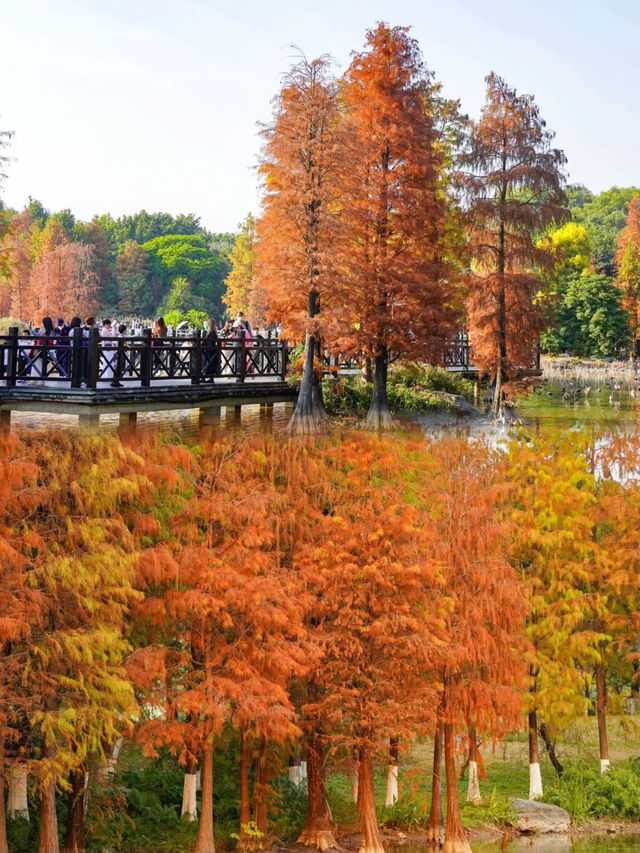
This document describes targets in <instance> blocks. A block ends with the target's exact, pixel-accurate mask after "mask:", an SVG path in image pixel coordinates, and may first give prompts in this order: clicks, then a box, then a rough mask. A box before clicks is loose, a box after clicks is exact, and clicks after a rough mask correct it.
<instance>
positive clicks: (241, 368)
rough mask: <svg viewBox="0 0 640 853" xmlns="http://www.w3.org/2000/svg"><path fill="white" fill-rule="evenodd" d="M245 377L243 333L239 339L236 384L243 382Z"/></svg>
mask: <svg viewBox="0 0 640 853" xmlns="http://www.w3.org/2000/svg"><path fill="white" fill-rule="evenodd" d="M246 375H247V345H246V339H245V336H244V333H243V335H242V337H241V338H240V376H238V377H237V378H236V382H244V378H245V376H246Z"/></svg>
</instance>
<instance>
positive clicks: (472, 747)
mask: <svg viewBox="0 0 640 853" xmlns="http://www.w3.org/2000/svg"><path fill="white" fill-rule="evenodd" d="M467 802H469V803H474V805H476V806H478V805H480V803H481V802H482V794H481V793H480V778H479V776H478V744H477V742H476V730H475V729H474V728H470V729H469V784H468V786H467Z"/></svg>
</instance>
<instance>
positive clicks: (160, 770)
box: [9, 716, 639, 853]
mask: <svg viewBox="0 0 640 853" xmlns="http://www.w3.org/2000/svg"><path fill="white" fill-rule="evenodd" d="M597 744H598V740H597V728H596V722H595V718H593V717H590V718H588V719H585V720H582V721H580V722H578V723H576V724H574V725H573V726H572V727H571V728H570V729H569V730H568V731H567V732H566V733H565V735H564V738H563V741H562V743H561V744H559V745H558V754H559V757H560V760H561V761H562V762H563V764H564V765H565V777H564V780H562V781H560V780H558V777H557V774H556V773H555V771H554V769H553V767H552V765H551V763H550V761H549V760H548V758H547V755H546V753H545V752H544V751H541V756H540V760H541V772H542V779H543V784H544V788H545V797H544V800H545V801H546V802H550V803H555V804H557V805H560V806H562V807H563V808H565V809H567V810H568V811H569V813H570V814H571V815H572V818H573V819H574V821H577V822H583V821H589V820H597V819H607V820H610V821H629V820H637V819H638V796H639V788H638V769H639V759H638V746H637V744H638V725H637V721H635V720H634V719H633V718H631V717H628V716H624V717H622V716H620V717H612V718H611V719H610V721H609V744H610V750H611V763H612V770H611V773H610V774H608V775H606V776H604V777H603V776H601V775H600V772H599V761H598V748H597ZM541 747H542V745H541ZM432 748H433V745H432V743H431V742H430V741H429V740H427V741H425V742H424V743H419V744H415V745H414V746H413V747H412V748H411V750H410V752H409V754H408V755H406V756H405V757H404V758H403V759H401V765H400V774H399V787H400V800H399V802H398V803H396V805H395V806H393V808H389V809H387V808H385V807H384V797H385V788H386V774H385V770H384V768H380V769H379V771H378V772H377V773H376V779H375V782H376V799H377V803H378V817H379V819H380V822H381V824H382V825H383V826H384V827H386V828H387V829H389V830H394V829H400V830H403V831H405V832H416V831H420V830H421V829H423V828H424V827H425V824H426V822H427V820H428V813H429V805H430V796H431V794H430V792H431V778H430V768H431V764H432ZM527 748H528V747H527V742H526V738H525V736H524V735H523V734H519V735H512V736H510V737H508V738H505V740H504V741H502V742H499V743H497V744H496V745H495V747H493V746H492V745H491V744H487V745H486V746H483V748H482V755H483V759H484V765H485V768H486V774H487V775H486V778H485V779H484V780H483V781H481V783H480V786H481V790H482V795H483V802H482V804H481V805H478V806H474V805H472V804H471V803H467V802H466V786H467V780H466V778H461V779H460V781H459V786H458V793H459V797H460V803H461V806H462V818H463V822H464V824H465V826H466V827H467V828H470V829H471V828H479V827H486V826H499V825H500V824H501V823H502V822H503V821H504V819H505V818H506V817H507V815H508V813H509V804H508V798H509V797H523V798H525V799H526V798H527V796H528V790H529V775H528V752H527ZM237 759H238V745H237V743H236V741H235V740H234V739H233V738H231V739H230V740H229V741H227V742H226V743H225V745H224V747H223V748H220V749H218V750H217V751H216V756H215V771H214V775H215V798H214V810H215V821H216V847H217V849H218V850H221V851H222V850H231V849H233V847H234V846H235V839H234V834H235V833H237V831H238V822H239V813H238V798H239V787H238V764H237ZM273 761H274V769H277V768H278V762H279V771H278V772H280V773H281V774H282V775H277V776H275V777H274V778H273V779H272V780H271V787H272V795H271V799H270V816H269V826H270V829H271V832H272V833H273V836H274V839H275V840H276V841H277V842H280V843H284V844H287V843H291V842H292V841H294V840H295V838H296V836H297V834H298V833H299V831H300V829H301V827H302V824H303V822H304V814H305V809H306V791H305V789H304V788H296V787H295V786H293V785H291V783H290V782H289V780H288V778H287V776H286V775H285V774H286V768H285V766H284V761H283V759H282V757H281V756H277V755H275V754H274V755H273ZM182 779H183V773H182V770H181V769H180V768H179V767H178V764H177V762H176V760H175V759H174V758H172V757H171V756H168V755H163V756H162V757H160V758H158V759H154V760H149V759H144V758H143V757H142V755H141V753H140V750H139V749H138V748H137V747H136V746H135V745H133V744H128V745H126V746H125V748H124V749H123V751H122V753H121V759H120V761H119V766H118V773H117V775H116V776H115V778H114V779H113V784H112V785H111V787H110V788H108V789H106V790H102V791H99V790H93V791H92V794H91V798H90V805H89V820H88V823H89V826H90V831H89V837H88V845H87V849H88V850H89V851H102V850H118V851H122V853H134V851H137V853H144V851H183V850H184V851H186V850H190V849H192V847H193V844H194V842H195V838H196V835H197V824H195V823H187V822H186V821H183V820H181V818H180V803H181V800H182ZM33 793H34V794H35V792H33ZM328 797H329V802H330V805H331V809H332V812H333V816H334V818H335V820H336V821H337V823H338V826H339V833H340V834H341V835H348V834H350V833H354V832H357V827H358V818H357V813H356V807H355V804H354V803H353V798H352V792H351V783H350V779H349V778H348V774H347V768H345V767H340V766H338V765H334V766H333V767H332V768H331V770H330V773H329V778H328ZM58 799H59V803H60V812H59V821H60V826H61V827H64V824H65V821H66V814H65V806H64V798H63V797H59V798H58ZM36 805H37V804H36V803H35V802H32V803H31V807H32V820H31V822H26V821H10V822H9V833H10V849H11V850H12V851H20V853H22V851H24V853H28V851H31V850H34V849H36V846H37V842H36V839H37V814H36V812H35V807H36Z"/></svg>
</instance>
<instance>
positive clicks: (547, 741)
mask: <svg viewBox="0 0 640 853" xmlns="http://www.w3.org/2000/svg"><path fill="white" fill-rule="evenodd" d="M538 734H539V735H540V737H541V738H542V740H543V743H544V745H545V746H546V748H547V752H548V754H549V759H550V760H551V763H552V764H553V766H554V767H555V770H556V773H557V774H558V776H562V774H563V773H564V767H563V766H562V764H560V760H559V759H558V756H557V755H556V742H555V740H553V739H552V738H551V735H550V734H549V727H548V726H547V724H546V723H540V725H539V726H538Z"/></svg>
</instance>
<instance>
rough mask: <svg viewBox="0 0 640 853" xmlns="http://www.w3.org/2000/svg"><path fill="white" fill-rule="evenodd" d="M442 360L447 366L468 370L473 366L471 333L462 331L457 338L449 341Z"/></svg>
mask: <svg viewBox="0 0 640 853" xmlns="http://www.w3.org/2000/svg"><path fill="white" fill-rule="evenodd" d="M442 361H443V366H444V367H446V368H454V369H458V370H468V369H469V368H470V367H471V366H472V365H471V344H470V343H469V335H467V334H466V333H465V332H461V333H460V334H459V335H458V336H457V337H456V338H454V339H453V340H451V341H449V343H448V344H447V347H446V349H445V350H444V352H443V357H442Z"/></svg>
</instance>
